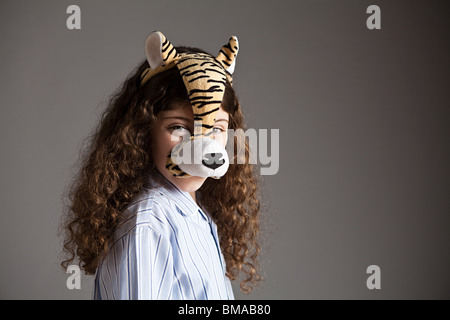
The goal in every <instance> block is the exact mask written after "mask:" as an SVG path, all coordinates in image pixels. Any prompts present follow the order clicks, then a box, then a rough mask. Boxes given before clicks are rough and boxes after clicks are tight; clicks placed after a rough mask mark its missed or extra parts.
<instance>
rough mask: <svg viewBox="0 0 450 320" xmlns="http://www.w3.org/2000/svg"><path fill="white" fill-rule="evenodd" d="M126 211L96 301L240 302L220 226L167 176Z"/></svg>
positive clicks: (102, 269)
mask: <svg viewBox="0 0 450 320" xmlns="http://www.w3.org/2000/svg"><path fill="white" fill-rule="evenodd" d="M158 176H159V177H160V178H159V183H158V182H156V180H155V179H154V180H151V181H150V185H149V187H148V188H144V189H143V191H142V192H141V194H140V195H139V196H138V197H137V198H136V200H135V201H134V202H133V203H132V204H130V205H129V206H128V208H127V209H126V210H125V211H124V215H123V217H124V218H123V219H122V222H121V223H120V225H119V227H118V228H117V230H116V232H115V238H114V239H115V240H114V241H113V243H112V246H111V250H110V251H109V253H108V255H107V256H106V257H105V258H104V259H103V260H102V261H101V262H100V264H99V266H98V268H97V272H96V277H95V285H94V292H93V298H94V299H96V300H97V299H98V300H100V299H190V300H196V299H234V295H233V291H232V288H231V284H230V280H229V279H228V278H227V277H226V276H225V270H226V269H225V260H224V258H223V256H222V253H221V251H220V246H219V239H218V235H217V226H216V225H215V223H214V222H213V221H212V220H211V218H210V217H209V216H208V215H207V214H206V213H205V212H204V211H203V210H202V209H201V208H200V207H199V206H198V205H197V204H196V203H195V202H194V200H193V199H192V197H191V196H190V195H189V193H187V192H183V191H180V190H179V189H177V188H176V187H175V186H174V185H173V184H172V183H171V182H169V181H168V180H167V179H165V178H161V177H162V175H160V174H159V175H158Z"/></svg>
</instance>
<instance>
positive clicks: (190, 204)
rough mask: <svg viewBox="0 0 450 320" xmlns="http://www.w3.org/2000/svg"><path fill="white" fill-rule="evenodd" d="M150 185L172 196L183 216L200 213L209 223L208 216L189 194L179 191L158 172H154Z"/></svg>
mask: <svg viewBox="0 0 450 320" xmlns="http://www.w3.org/2000/svg"><path fill="white" fill-rule="evenodd" d="M149 185H150V187H152V188H158V187H159V188H162V189H164V190H165V191H166V193H168V194H169V195H171V198H172V199H175V201H174V203H175V205H176V206H177V208H178V210H179V212H180V213H181V214H182V215H184V216H191V215H193V214H194V213H197V212H199V213H200V214H201V216H202V217H203V218H204V219H205V220H207V221H209V217H208V215H207V214H206V213H205V212H204V211H203V210H202V209H201V208H200V207H199V206H198V204H197V203H196V202H195V201H194V199H192V196H191V195H190V194H189V192H186V191H182V190H180V189H178V188H177V186H175V185H174V184H173V183H172V182H170V181H169V180H168V179H167V178H166V177H164V176H163V175H162V174H161V173H160V172H159V171H158V170H154V171H152V173H151V175H150V179H149Z"/></svg>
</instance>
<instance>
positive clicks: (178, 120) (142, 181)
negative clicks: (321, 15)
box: [62, 32, 260, 299]
mask: <svg viewBox="0 0 450 320" xmlns="http://www.w3.org/2000/svg"><path fill="white" fill-rule="evenodd" d="M237 51H238V45H237V39H236V38H235V37H233V38H231V39H230V42H229V43H228V44H227V45H225V46H223V47H222V49H221V50H220V52H219V55H218V56H217V57H213V56H211V55H209V54H207V53H206V52H204V51H202V50H200V49H197V48H190V47H173V46H172V45H171V44H170V42H169V41H168V40H167V39H166V38H165V37H164V35H163V34H162V33H160V32H154V33H152V34H151V35H150V36H149V37H148V38H147V41H146V55H147V59H146V61H144V62H143V63H141V64H140V66H138V67H137V68H136V70H135V71H134V72H133V73H132V74H131V76H130V77H129V78H128V79H127V80H126V81H125V83H124V84H123V86H122V88H121V90H120V91H118V92H117V93H116V94H115V95H114V96H113V97H112V98H111V100H110V103H109V105H108V108H107V109H106V110H105V113H104V114H103V116H102V118H101V121H100V124H99V126H98V128H97V130H96V131H95V133H94V134H93V136H92V137H91V141H90V144H89V147H88V149H87V150H86V153H85V154H84V155H83V157H82V162H81V167H80V171H79V174H78V175H77V176H76V177H75V180H74V182H73V184H72V185H71V188H70V193H69V199H70V206H69V208H68V209H69V215H68V216H67V221H66V223H65V230H66V239H65V241H64V250H65V251H66V252H67V253H68V254H69V257H68V259H67V260H65V261H63V262H62V266H63V267H65V268H67V266H68V265H69V264H70V263H71V262H72V261H74V260H75V259H76V258H77V259H78V260H79V265H80V267H81V268H82V269H83V270H84V271H85V272H86V274H96V277H95V287H94V299H233V298H234V295H233V291H232V288H231V285H230V280H235V279H237V277H238V275H239V273H240V272H242V273H244V274H245V275H246V277H245V278H244V279H243V280H242V282H241V285H240V287H241V290H242V291H243V292H245V293H248V292H250V291H251V290H252V285H253V284H255V283H256V282H257V281H258V280H259V278H260V277H259V273H258V266H257V256H258V253H259V244H258V239H257V237H258V230H259V220H258V214H259V207H260V203H259V199H258V195H257V190H258V184H257V179H256V176H255V174H254V173H253V168H252V166H251V165H250V164H249V163H248V161H247V162H246V163H245V164H240V163H237V161H236V150H232V151H233V152H234V154H233V155H231V157H230V159H228V156H227V155H226V151H225V145H226V143H227V130H228V129H238V128H242V129H245V125H244V119H243V114H242V111H241V107H240V104H239V101H238V99H237V97H236V94H235V91H234V90H233V87H232V86H231V84H232V78H231V77H232V73H233V71H234V65H235V58H236V55H237ZM234 145H235V146H236V145H237V143H234ZM187 146H189V147H190V148H191V149H189V148H188V147H187ZM199 146H200V149H198V147H199ZM196 147H197V151H195V150H196ZM245 147H246V150H247V152H248V149H249V148H248V145H247V143H246V142H245ZM192 148H193V150H194V151H193V153H192V155H193V156H192V159H193V160H194V162H193V163H192V162H189V161H186V159H187V160H189V158H186V157H184V162H183V161H180V159H181V158H182V156H183V155H186V154H188V151H191V150H192ZM235 149H236V147H235ZM198 150H200V158H201V159H200V160H201V161H199V160H198V159H197V161H195V160H196V157H197V158H198V156H199V155H198ZM183 152H184V153H185V154H183ZM233 159H234V161H230V160H233ZM247 160H248V156H247ZM229 162H231V163H229Z"/></svg>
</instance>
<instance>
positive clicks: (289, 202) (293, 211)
mask: <svg viewBox="0 0 450 320" xmlns="http://www.w3.org/2000/svg"><path fill="white" fill-rule="evenodd" d="M71 4H76V5H78V6H79V7H80V8H81V30H68V29H67V27H66V20H67V18H68V17H69V15H68V14H67V13H66V9H67V7H68V6H69V5H71ZM371 4H376V5H378V6H379V7H380V8H381V29H380V30H369V29H368V28H367V26H366V20H367V19H368V17H369V14H367V13H366V9H367V7H368V6H369V5H371ZM448 12H449V6H448V5H446V4H445V2H444V1H400V0H397V1H380V0H377V1H365V0H357V1H356V0H354V1H349V0H348V1H347V0H346V1H331V0H330V1H325V0H320V1H313V0H309V1H284V0H278V1H242V0H240V1H236V0H227V1H226V2H223V1H206V0H204V1H199V0H196V1H192V0H190V1H177V0H173V1H170V2H169V1H156V0H152V1H137V0H133V1H119V0H108V1H106V0H97V1H85V0H76V1H61V0H58V1H56V0H54V1H50V0H40V1H31V0H29V1H24V0H14V1H12V0H9V1H7V0H2V1H1V2H0V46H1V50H0V70H1V72H0V90H1V100H0V101H1V116H0V132H1V135H0V150H1V158H0V164H1V165H0V170H1V171H0V174H1V179H0V188H1V189H0V191H1V192H0V197H1V198H0V199H1V218H0V219H1V220H0V259H1V260H0V298H2V299H90V298H91V290H92V280H93V278H92V277H89V276H85V275H82V285H81V290H68V289H67V287H66V279H67V275H66V274H65V273H64V271H63V270H62V269H61V268H60V266H59V263H60V257H59V254H60V252H61V242H62V239H60V238H59V237H58V236H57V231H58V226H59V223H60V220H61V214H62V208H63V200H64V199H63V193H64V190H65V188H66V187H67V185H68V183H69V181H70V178H71V177H72V175H73V173H74V172H73V168H74V165H75V164H76V161H77V159H78V154H79V152H80V149H81V148H82V146H83V141H84V140H85V139H86V137H88V136H89V134H90V133H91V132H92V130H93V129H94V128H95V126H96V124H97V121H98V119H99V116H100V115H101V113H102V111H103V109H104V108H105V104H106V101H107V99H108V98H109V96H110V95H111V94H112V93H113V91H114V90H116V89H117V87H118V86H119V85H120V84H121V83H122V82H123V81H124V80H125V78H126V77H127V76H128V75H129V73H130V72H131V71H132V70H133V68H135V67H136V66H137V65H138V64H139V63H140V62H141V61H142V60H143V59H144V58H145V56H144V47H143V44H144V41H145V38H146V36H147V35H148V34H149V33H150V32H151V31H154V30H161V31H162V32H163V33H164V34H165V35H166V36H167V37H168V38H169V39H170V40H171V42H172V43H173V44H174V45H189V46H196V47H200V48H203V49H205V50H207V51H209V52H211V53H217V52H218V50H219V48H220V47H221V46H222V45H223V44H225V43H226V42H227V41H228V39H229V37H230V36H231V35H236V36H238V38H239V41H240V53H239V56H238V58H237V65H236V71H235V77H234V80H235V88H236V90H237V93H238V96H239V98H240V100H241V103H242V106H243V109H244V113H245V115H246V119H247V123H248V127H250V128H255V129H269V130H270V129H279V130H280V131H279V132H280V145H279V148H280V154H279V158H280V168H279V171H278V173H277V174H276V175H273V176H263V177H262V180H263V191H264V207H265V211H264V215H265V218H264V221H265V223H264V224H265V225H266V226H267V228H266V229H267V232H266V233H265V241H264V243H265V245H264V250H263V252H262V255H261V260H262V264H263V268H264V276H265V281H264V282H262V283H261V284H260V286H258V287H257V288H256V289H255V290H254V291H253V293H252V294H250V295H243V294H242V293H241V292H240V291H239V285H238V283H234V285H233V286H234V292H235V295H236V298H237V299H434V298H437V299H448V298H450V272H449V270H450V258H449V253H450V230H449V227H450V193H449V191H450V169H449V163H450V152H449V151H450V150H449V146H450V132H449V131H450V128H449V127H450V126H449V124H450V121H449V120H450V90H449V83H450V81H449V80H450V79H449V78H450V72H449V71H450V67H449V56H450V50H449V42H448V39H450V28H449V20H448ZM370 265H378V266H379V267H380V269H381V289H379V290H369V289H368V288H367V286H366V280H367V278H368V276H369V275H368V274H367V273H366V269H367V267H368V266H370Z"/></svg>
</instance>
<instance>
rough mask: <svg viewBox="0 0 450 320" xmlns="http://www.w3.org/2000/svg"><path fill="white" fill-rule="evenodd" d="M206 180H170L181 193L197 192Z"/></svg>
mask: <svg viewBox="0 0 450 320" xmlns="http://www.w3.org/2000/svg"><path fill="white" fill-rule="evenodd" d="M206 179H207V178H202V177H189V178H176V177H173V176H171V177H170V179H169V180H170V182H172V183H173V184H174V185H175V186H176V187H177V188H178V189H180V190H181V191H185V192H195V191H197V190H198V189H200V187H201V186H202V185H203V183H204V182H205V180H206Z"/></svg>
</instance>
